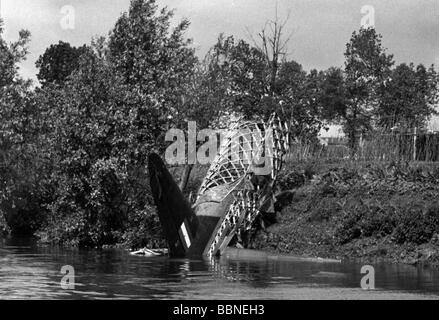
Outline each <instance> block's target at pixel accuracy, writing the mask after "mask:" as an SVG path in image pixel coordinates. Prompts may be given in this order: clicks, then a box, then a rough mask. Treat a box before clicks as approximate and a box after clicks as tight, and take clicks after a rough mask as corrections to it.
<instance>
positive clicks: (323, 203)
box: [253, 160, 439, 265]
mask: <svg viewBox="0 0 439 320" xmlns="http://www.w3.org/2000/svg"><path fill="white" fill-rule="evenodd" d="M279 186H280V187H281V188H282V190H283V191H284V197H283V198H284V199H286V200H283V202H284V203H283V209H282V211H281V212H280V213H278V216H277V223H275V224H273V225H271V226H270V227H268V228H267V229H266V230H263V231H262V230H261V231H259V232H258V234H257V237H256V239H255V241H254V243H253V247H254V248H257V249H262V250H269V251H272V252H277V253H289V254H297V255H304V256H320V257H330V258H341V259H343V258H349V259H352V258H354V259H357V258H358V259H363V260H366V261H373V260H387V261H389V260H390V261H394V262H404V263H411V264H416V263H428V264H432V265H439V250H438V249H439V197H438V195H439V166H437V165H432V164H425V163H412V164H408V163H367V162H363V163H358V162H357V163H355V162H349V161H346V162H344V161H343V162H342V161H340V160H339V161H336V162H329V161H327V162H312V161H311V162H307V163H289V164H287V166H286V167H285V169H284V172H283V174H282V176H281V179H280V181H279ZM286 190H289V191H288V192H286V193H285V191H286ZM285 194H287V195H288V196H287V197H286V196H285Z"/></svg>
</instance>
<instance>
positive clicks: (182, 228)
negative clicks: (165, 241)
mask: <svg viewBox="0 0 439 320" xmlns="http://www.w3.org/2000/svg"><path fill="white" fill-rule="evenodd" d="M180 229H181V232H182V233H183V238H184V242H186V247H187V248H188V249H189V248H190V246H191V239H190V238H189V234H188V232H187V229H186V225H185V224H184V222H183V223H182V224H181V227H180Z"/></svg>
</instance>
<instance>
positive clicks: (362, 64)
mask: <svg viewBox="0 0 439 320" xmlns="http://www.w3.org/2000/svg"><path fill="white" fill-rule="evenodd" d="M381 38H382V37H381V35H379V34H378V33H377V32H376V31H375V29H374V28H366V29H365V28H361V29H360V30H359V31H358V32H356V31H355V32H354V33H353V34H352V37H351V39H350V42H349V43H348V44H347V45H346V52H345V58H346V61H345V67H344V76H343V81H341V77H340V74H339V72H338V71H334V70H332V71H330V72H329V79H328V81H327V82H326V85H330V86H333V85H334V84H336V83H339V84H340V85H343V89H341V88H339V89H335V88H333V89H330V87H327V88H326V90H336V91H338V92H340V93H342V92H343V93H344V96H343V98H341V97H339V98H336V100H335V101H332V102H331V103H329V105H328V109H327V110H326V111H325V114H326V116H327V117H329V118H332V119H338V120H339V121H340V122H341V123H342V124H343V125H344V131H345V133H346V134H347V136H348V138H349V145H350V147H351V149H352V152H353V153H355V150H356V148H357V144H358V140H359V138H360V135H361V134H362V133H366V132H367V131H369V130H371V129H372V125H373V122H372V120H373V113H374V110H376V108H377V105H378V104H379V95H380V90H381V89H382V88H383V86H384V83H385V82H386V81H388V78H389V75H390V70H391V67H392V65H393V63H394V62H393V56H392V55H388V54H386V52H385V49H384V48H383V46H382V43H381ZM332 97H333V98H334V97H335V96H334V95H332ZM327 98H328V97H326V98H325V99H327ZM330 113H332V115H331V114H330Z"/></svg>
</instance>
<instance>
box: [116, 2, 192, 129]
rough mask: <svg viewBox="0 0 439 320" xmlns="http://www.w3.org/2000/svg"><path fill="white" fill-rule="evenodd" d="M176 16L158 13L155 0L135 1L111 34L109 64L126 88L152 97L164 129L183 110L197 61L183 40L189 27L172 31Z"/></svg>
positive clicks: (184, 24)
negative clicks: (176, 113)
mask: <svg viewBox="0 0 439 320" xmlns="http://www.w3.org/2000/svg"><path fill="white" fill-rule="evenodd" d="M172 17H173V12H172V11H168V10H167V9H165V8H164V9H161V10H158V6H157V5H156V4H155V1H154V0H132V1H131V5H130V8H129V11H128V13H124V14H123V15H122V16H121V17H120V18H119V19H118V21H117V22H116V25H115V27H114V29H113V30H112V31H111V33H110V37H109V42H108V48H109V60H110V62H111V64H112V65H113V66H114V67H115V70H116V71H117V72H118V73H119V74H121V75H122V77H123V78H124V81H125V83H126V84H128V85H130V87H131V88H132V89H133V90H135V91H138V92H139V94H140V95H142V96H144V97H147V96H153V97H154V99H155V100H156V101H157V108H159V109H160V112H159V115H160V117H159V118H158V119H156V120H157V121H158V122H159V123H160V124H161V125H162V126H163V128H165V127H166V125H167V119H168V117H169V116H173V115H175V112H176V110H175V108H176V107H177V108H178V107H179V106H181V104H182V103H183V102H182V100H183V98H184V96H185V92H184V89H185V87H184V86H182V85H181V84H183V83H185V82H187V81H189V80H190V79H191V77H192V75H193V72H194V70H195V65H196V63H197V58H196V56H195V53H194V49H192V48H191V47H190V44H191V40H188V39H185V38H184V33H185V31H186V30H187V28H188V26H189V21H188V20H183V21H181V22H180V23H178V24H177V26H176V27H175V28H173V29H171V28H170V24H171V19H172Z"/></svg>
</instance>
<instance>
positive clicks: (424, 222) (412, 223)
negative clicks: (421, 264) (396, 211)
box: [393, 202, 439, 244]
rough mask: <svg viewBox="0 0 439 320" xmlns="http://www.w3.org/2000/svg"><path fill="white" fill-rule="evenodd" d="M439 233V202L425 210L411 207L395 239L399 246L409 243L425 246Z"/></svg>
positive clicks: (394, 236) (402, 218) (403, 216)
mask: <svg viewBox="0 0 439 320" xmlns="http://www.w3.org/2000/svg"><path fill="white" fill-rule="evenodd" d="M402 209H404V208H402ZM438 231H439V202H435V203H432V204H430V205H428V206H426V207H424V208H419V207H411V208H407V209H406V210H404V211H403V212H402V214H401V216H400V219H399V223H398V224H397V226H396V228H395V231H394V234H393V238H394V240H395V242H396V243H399V244H402V243H407V242H411V243H415V244H423V243H427V242H429V241H430V240H431V239H432V237H433V235H434V234H435V233H436V232H438Z"/></svg>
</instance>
